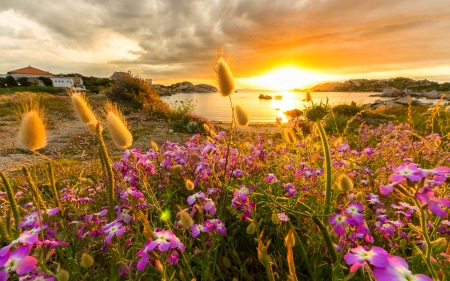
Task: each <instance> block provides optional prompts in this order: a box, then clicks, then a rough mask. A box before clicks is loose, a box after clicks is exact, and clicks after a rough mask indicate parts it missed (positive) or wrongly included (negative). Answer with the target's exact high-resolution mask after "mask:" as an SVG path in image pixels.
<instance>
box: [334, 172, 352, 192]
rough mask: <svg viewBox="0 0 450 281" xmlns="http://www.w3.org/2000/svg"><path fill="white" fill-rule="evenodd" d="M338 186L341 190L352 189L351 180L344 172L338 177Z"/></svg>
mask: <svg viewBox="0 0 450 281" xmlns="http://www.w3.org/2000/svg"><path fill="white" fill-rule="evenodd" d="M338 186H339V188H340V189H341V190H342V191H345V192H347V191H350V190H352V189H353V181H352V179H351V178H350V177H349V176H347V175H346V174H341V175H340V176H339V177H338Z"/></svg>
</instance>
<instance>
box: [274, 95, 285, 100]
mask: <svg viewBox="0 0 450 281" xmlns="http://www.w3.org/2000/svg"><path fill="white" fill-rule="evenodd" d="M275 99H276V100H281V99H283V96H275Z"/></svg>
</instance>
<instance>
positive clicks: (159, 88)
mask: <svg viewBox="0 0 450 281" xmlns="http://www.w3.org/2000/svg"><path fill="white" fill-rule="evenodd" d="M152 88H153V89H154V90H155V91H156V92H157V93H158V94H159V95H160V96H170V95H173V94H175V93H212V92H217V88H216V87H214V86H210V85H207V84H198V85H194V84H192V83H191V82H188V81H184V82H179V83H175V84H172V85H170V86H164V85H160V84H153V85H152Z"/></svg>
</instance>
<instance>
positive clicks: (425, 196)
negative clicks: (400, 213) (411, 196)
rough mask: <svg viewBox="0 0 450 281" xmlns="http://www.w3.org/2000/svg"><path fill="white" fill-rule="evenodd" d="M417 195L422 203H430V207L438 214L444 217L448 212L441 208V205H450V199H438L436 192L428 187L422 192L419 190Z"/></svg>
mask: <svg viewBox="0 0 450 281" xmlns="http://www.w3.org/2000/svg"><path fill="white" fill-rule="evenodd" d="M415 196H416V197H417V199H419V201H420V203H422V204H428V208H429V209H430V210H431V211H432V212H433V213H435V214H436V215H438V216H440V217H444V216H445V215H446V214H447V212H446V211H445V210H443V209H441V208H440V207H439V205H441V206H445V207H450V200H448V199H445V198H441V199H436V197H435V196H434V192H433V191H432V190H429V189H426V188H424V189H422V191H421V192H417V193H416V194H415Z"/></svg>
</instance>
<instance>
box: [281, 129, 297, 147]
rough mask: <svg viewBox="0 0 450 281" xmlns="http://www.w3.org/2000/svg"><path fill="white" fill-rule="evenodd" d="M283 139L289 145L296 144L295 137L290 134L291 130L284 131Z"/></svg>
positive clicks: (292, 133)
mask: <svg viewBox="0 0 450 281" xmlns="http://www.w3.org/2000/svg"><path fill="white" fill-rule="evenodd" d="M284 138H285V139H286V141H287V142H288V143H290V144H293V143H296V142H297V139H296V137H295V135H294V132H292V130H285V131H284Z"/></svg>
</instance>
